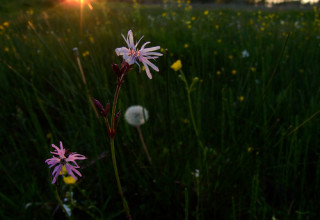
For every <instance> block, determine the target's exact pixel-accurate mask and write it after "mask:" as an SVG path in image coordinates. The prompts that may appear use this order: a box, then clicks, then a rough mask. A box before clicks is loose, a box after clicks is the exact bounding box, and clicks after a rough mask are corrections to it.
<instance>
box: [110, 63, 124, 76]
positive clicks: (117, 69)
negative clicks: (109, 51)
mask: <svg viewBox="0 0 320 220" xmlns="http://www.w3.org/2000/svg"><path fill="white" fill-rule="evenodd" d="M112 70H113V72H114V73H115V74H116V75H117V77H121V75H122V73H121V70H120V68H119V66H118V64H115V63H113V64H112Z"/></svg>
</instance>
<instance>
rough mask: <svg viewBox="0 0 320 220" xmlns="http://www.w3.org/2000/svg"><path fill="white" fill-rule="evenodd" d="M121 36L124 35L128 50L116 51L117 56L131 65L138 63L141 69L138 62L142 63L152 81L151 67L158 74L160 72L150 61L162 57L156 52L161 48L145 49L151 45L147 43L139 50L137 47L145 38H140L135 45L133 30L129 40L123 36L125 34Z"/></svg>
mask: <svg viewBox="0 0 320 220" xmlns="http://www.w3.org/2000/svg"><path fill="white" fill-rule="evenodd" d="M121 35H122V37H123V39H124V40H125V41H126V43H127V45H128V48H126V47H121V48H117V49H116V50H115V51H116V54H117V56H123V59H124V60H125V61H126V62H127V63H128V64H129V65H132V64H134V63H136V64H137V65H138V66H139V67H140V65H139V63H138V62H137V61H139V62H141V63H142V64H143V65H144V67H145V68H146V73H147V76H148V77H149V79H152V75H151V73H150V70H149V66H150V67H151V68H152V69H154V70H155V71H157V72H159V69H158V67H157V66H156V65H154V64H153V63H151V62H150V61H149V60H150V59H153V60H155V59H157V58H159V56H162V53H158V52H154V51H155V50H159V49H160V46H156V47H150V48H145V46H146V45H147V44H149V43H150V42H146V43H144V44H143V45H142V47H141V48H140V50H139V49H138V48H137V46H138V44H139V42H140V40H141V39H142V38H143V36H142V37H141V38H140V40H138V42H137V43H136V44H134V41H133V34H132V31H131V30H129V31H128V35H127V38H125V37H124V36H123V34H121Z"/></svg>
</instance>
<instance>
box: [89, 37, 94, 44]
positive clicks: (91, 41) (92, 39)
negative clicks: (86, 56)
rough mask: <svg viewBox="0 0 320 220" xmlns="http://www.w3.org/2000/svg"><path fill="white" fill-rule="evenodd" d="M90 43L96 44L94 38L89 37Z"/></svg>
mask: <svg viewBox="0 0 320 220" xmlns="http://www.w3.org/2000/svg"><path fill="white" fill-rule="evenodd" d="M89 41H90V43H92V44H94V38H93V37H92V36H90V37H89Z"/></svg>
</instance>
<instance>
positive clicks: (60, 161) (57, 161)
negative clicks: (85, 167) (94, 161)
mask: <svg viewBox="0 0 320 220" xmlns="http://www.w3.org/2000/svg"><path fill="white" fill-rule="evenodd" d="M51 146H52V147H53V148H54V149H55V150H54V151H53V152H50V153H52V154H53V156H52V158H49V159H47V160H46V161H45V163H47V164H48V165H49V168H52V167H54V166H55V165H58V166H56V167H55V168H54V169H53V172H52V176H53V180H52V184H54V183H55V182H56V180H57V177H58V176H59V174H60V172H61V173H62V167H63V166H65V167H66V170H67V172H68V174H69V175H70V176H72V177H73V178H74V179H75V180H77V179H78V178H77V177H76V175H75V174H74V173H76V174H77V175H78V176H81V173H80V172H79V171H78V170H77V168H80V167H79V165H78V164H77V163H76V162H75V160H85V159H87V158H86V157H85V156H83V155H81V154H77V153H75V152H74V153H70V154H67V155H66V150H65V149H64V148H63V146H62V142H61V141H60V149H59V148H58V147H57V146H56V145H54V144H52V145H51ZM71 163H73V164H71Z"/></svg>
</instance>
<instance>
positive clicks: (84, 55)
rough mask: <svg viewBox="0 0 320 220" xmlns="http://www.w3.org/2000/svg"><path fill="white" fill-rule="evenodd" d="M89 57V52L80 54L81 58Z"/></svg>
mask: <svg viewBox="0 0 320 220" xmlns="http://www.w3.org/2000/svg"><path fill="white" fill-rule="evenodd" d="M89 55H90V52H89V51H86V52H84V53H82V56H83V57H86V56H89Z"/></svg>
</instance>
